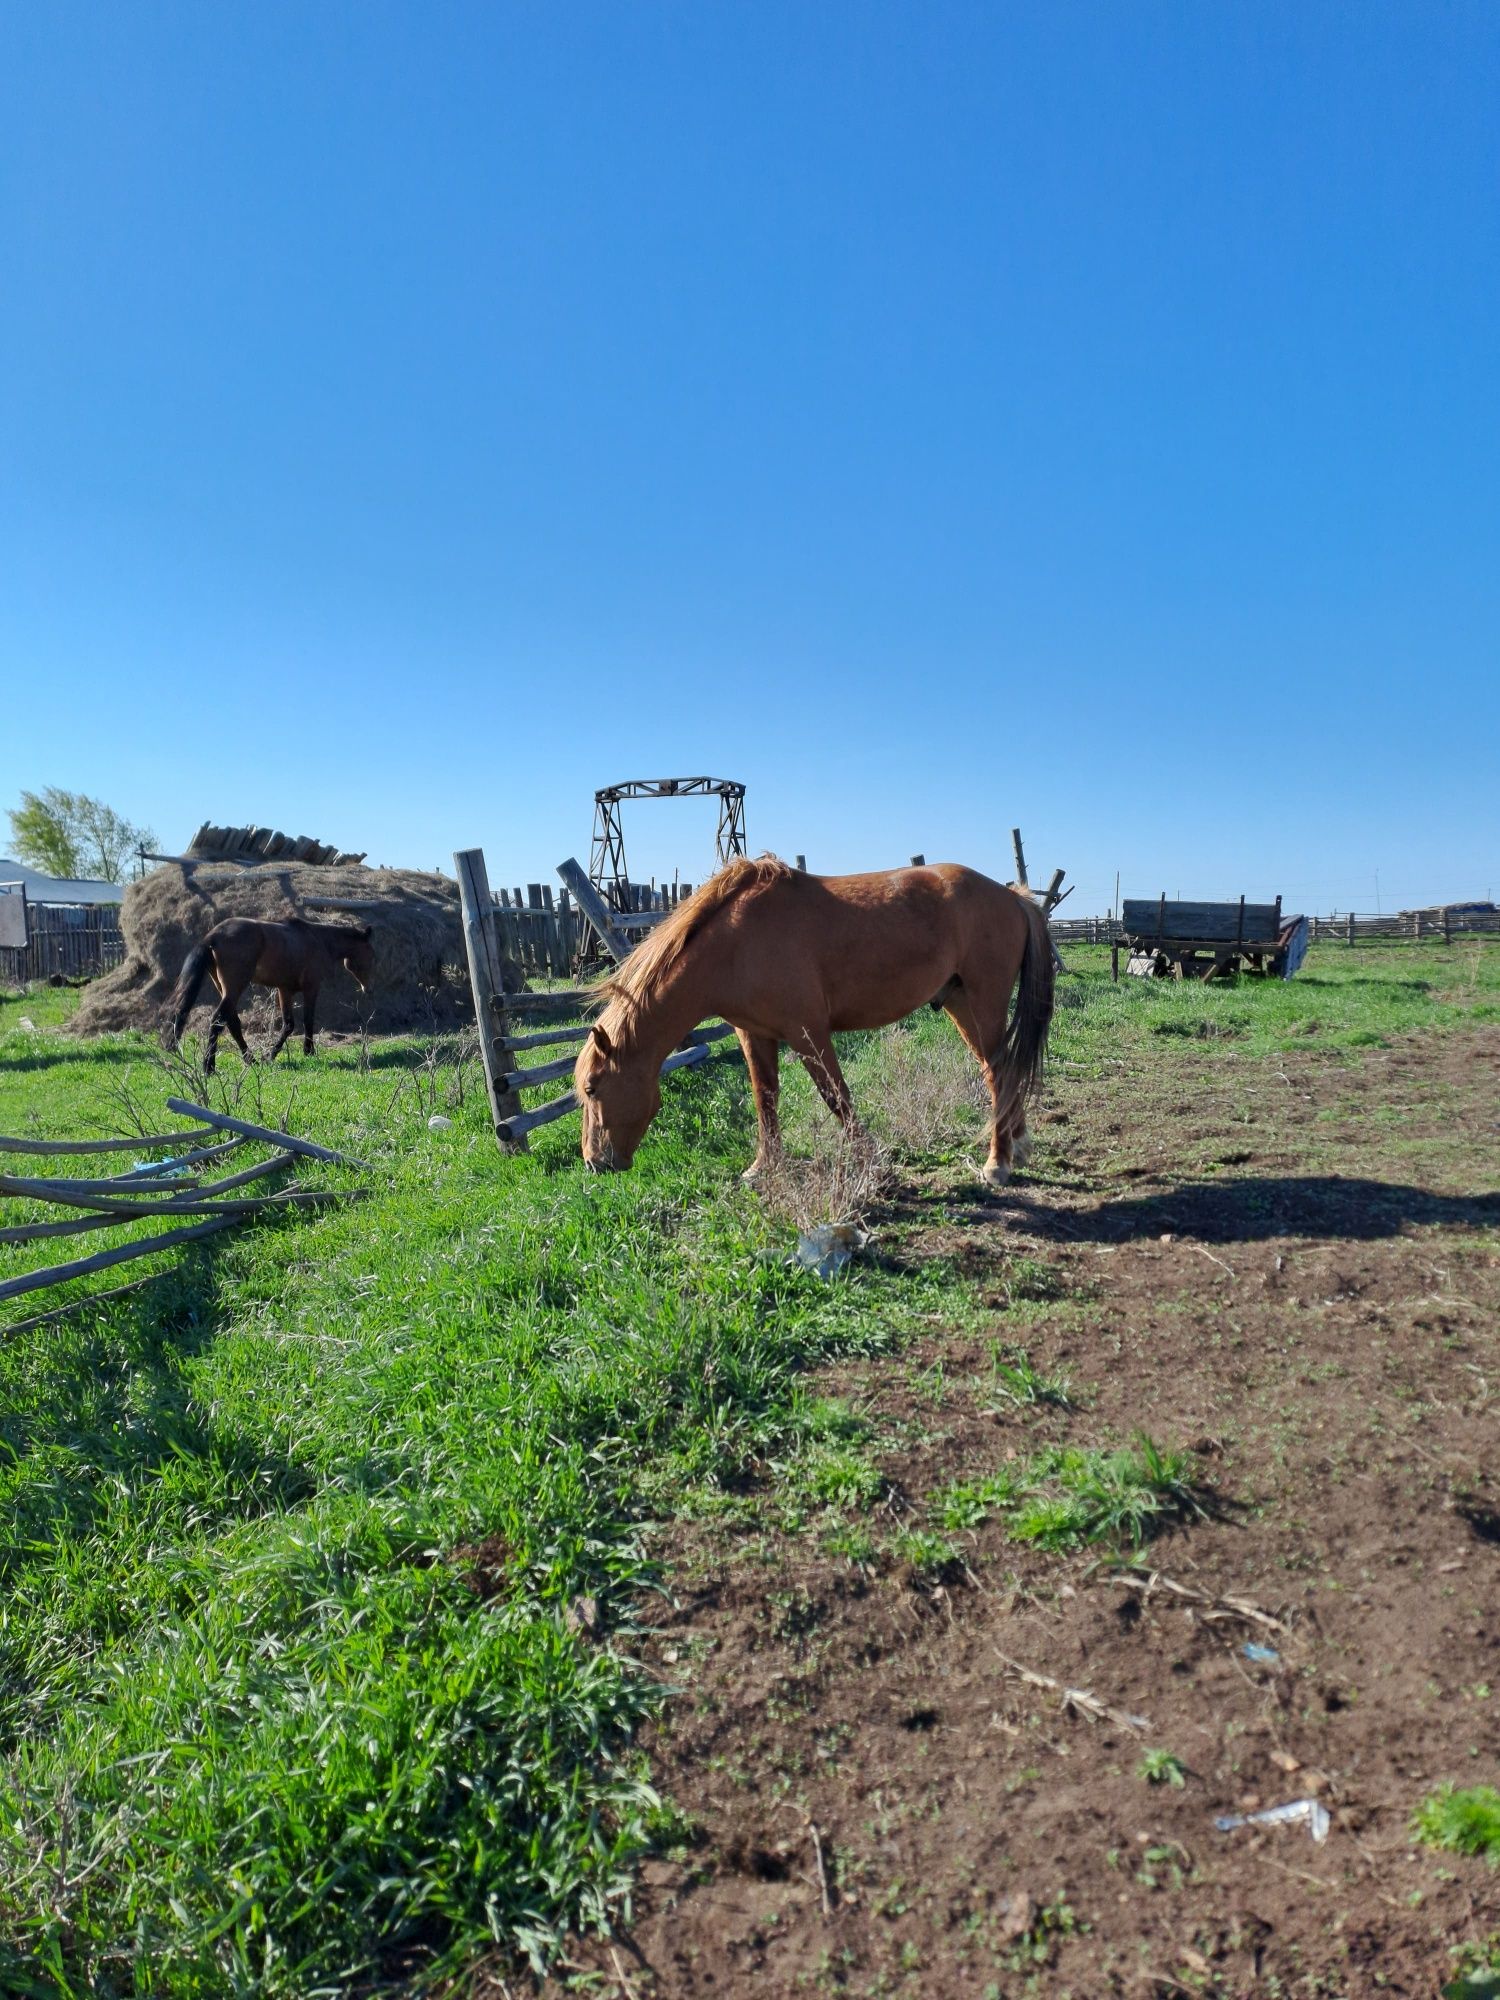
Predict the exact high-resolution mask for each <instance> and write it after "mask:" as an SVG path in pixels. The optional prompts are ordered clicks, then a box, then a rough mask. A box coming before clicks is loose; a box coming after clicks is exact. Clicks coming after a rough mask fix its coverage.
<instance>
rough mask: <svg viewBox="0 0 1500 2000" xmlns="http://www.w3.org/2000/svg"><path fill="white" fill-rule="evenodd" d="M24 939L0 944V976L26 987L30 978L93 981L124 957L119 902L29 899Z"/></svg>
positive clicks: (9, 981)
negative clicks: (14, 942) (17, 943)
mask: <svg viewBox="0 0 1500 2000" xmlns="http://www.w3.org/2000/svg"><path fill="white" fill-rule="evenodd" d="M26 929H27V942H26V943H25V944H24V945H4V946H0V979H4V980H6V981H7V982H8V983H9V984H11V985H12V986H24V985H26V984H27V982H28V981H30V980H34V979H51V978H53V977H57V978H61V979H92V978H94V977H96V976H97V975H98V974H99V973H101V972H110V971H112V970H113V968H114V967H115V966H117V965H119V964H121V963H122V961H123V960H124V957H125V939H124V936H123V934H122V933H121V930H120V911H119V905H118V904H115V903H97V904H96V903H28V904H27V905H26Z"/></svg>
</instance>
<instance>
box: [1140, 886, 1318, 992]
mask: <svg viewBox="0 0 1500 2000" xmlns="http://www.w3.org/2000/svg"><path fill="white" fill-rule="evenodd" d="M1307 930H1308V925H1307V919H1306V917H1303V916H1293V917H1283V916H1282V914H1281V898H1280V897H1279V896H1278V897H1277V898H1276V900H1275V902H1274V903H1247V902H1246V901H1245V898H1244V897H1243V896H1241V897H1240V899H1239V901H1238V902H1237V903H1187V902H1168V901H1167V898H1166V897H1165V896H1159V897H1158V898H1157V899H1156V901H1155V902H1149V901H1145V900H1134V899H1132V898H1130V897H1127V898H1126V899H1125V904H1124V907H1123V910H1122V912H1121V935H1120V936H1119V937H1118V938H1117V939H1115V940H1114V942H1113V943H1112V944H1111V946H1110V970H1111V972H1112V974H1113V976H1114V977H1115V978H1116V979H1118V978H1119V976H1120V953H1121V950H1122V949H1123V950H1124V951H1125V953H1126V954H1127V962H1126V968H1125V969H1126V971H1127V972H1129V973H1132V974H1134V975H1135V976H1136V977H1137V978H1143V979H1152V978H1156V979H1166V978H1170V979H1215V978H1225V977H1227V976H1228V975H1229V974H1230V973H1233V972H1240V971H1244V972H1253V973H1259V974H1261V975H1263V976H1268V977H1271V978H1276V979H1290V978H1291V976H1292V974H1293V973H1294V972H1295V971H1296V970H1297V968H1298V966H1299V965H1301V963H1302V960H1303V956H1304V954H1305V953H1306V950H1307Z"/></svg>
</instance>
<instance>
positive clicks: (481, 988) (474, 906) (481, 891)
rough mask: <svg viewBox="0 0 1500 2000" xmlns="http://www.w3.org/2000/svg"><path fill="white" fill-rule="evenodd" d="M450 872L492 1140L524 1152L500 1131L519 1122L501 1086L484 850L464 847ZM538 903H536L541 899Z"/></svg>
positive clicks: (498, 982)
mask: <svg viewBox="0 0 1500 2000" xmlns="http://www.w3.org/2000/svg"><path fill="white" fill-rule="evenodd" d="M453 869H454V873H455V874H456V875H457V877H458V895H459V901H460V903H461V904H462V907H463V924H464V950H465V951H466V953H467V954H468V959H469V983H470V985H471V986H472V987H473V989H474V1021H475V1025H476V1026H477V1028H478V1030H479V1056H480V1060H481V1062H482V1063H483V1064H484V1083H485V1089H486V1091H487V1093H488V1095H489V1100H490V1116H491V1118H492V1119H493V1120H494V1124H495V1137H496V1140H497V1141H498V1143H499V1144H500V1145H501V1146H502V1147H503V1148H504V1149H505V1150H506V1151H508V1152H525V1151H526V1150H527V1148H526V1139H525V1135H524V1134H522V1135H521V1136H520V1137H519V1138H517V1137H513V1136H512V1135H511V1133H509V1132H507V1131H502V1130H501V1125H502V1123H503V1121H504V1120H506V1119H508V1118H516V1117H519V1115H520V1111H521V1100H520V1098H519V1097H518V1096H517V1095H516V1093H515V1091H514V1090H512V1089H510V1088H509V1086H508V1085H507V1083H506V1080H505V1079H506V1077H507V1075H508V1073H509V1070H510V1062H509V1060H508V1058H507V1056H506V1052H505V1042H506V1026H507V1023H506V1019H505V980H504V976H503V971H502V961H501V956H500V949H499V943H498V940H497V938H496V935H495V931H496V924H495V919H494V914H493V912H494V905H493V903H492V902H491V901H490V878H489V876H488V874H487V873H486V871H485V865H484V851H483V849H482V848H478V847H466V848H465V849H464V850H463V851H462V852H461V853H459V854H455V855H454V857H453ZM537 900H538V901H540V900H541V898H540V894H538V898H537Z"/></svg>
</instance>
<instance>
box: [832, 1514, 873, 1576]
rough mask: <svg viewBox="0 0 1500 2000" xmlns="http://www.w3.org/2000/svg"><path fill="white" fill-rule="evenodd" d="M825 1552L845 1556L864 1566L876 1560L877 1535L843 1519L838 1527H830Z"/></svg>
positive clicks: (848, 1559)
mask: <svg viewBox="0 0 1500 2000" xmlns="http://www.w3.org/2000/svg"><path fill="white" fill-rule="evenodd" d="M823 1553H824V1554H825V1555H830V1556H843V1557H844V1559H845V1561H847V1562H852V1563H858V1564H860V1565H861V1566H862V1567H863V1566H864V1565H866V1564H868V1563H872V1562H874V1560H875V1537H874V1536H873V1535H872V1534H871V1533H870V1531H869V1529H868V1528H862V1527H859V1526H858V1525H856V1524H851V1523H848V1522H844V1521H841V1522H840V1523H839V1525H838V1526H837V1527H836V1528H830V1529H829V1530H828V1532H827V1534H826V1535H824V1537H823Z"/></svg>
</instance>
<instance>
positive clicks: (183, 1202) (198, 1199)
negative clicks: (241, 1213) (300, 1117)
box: [0, 1153, 295, 1220]
mask: <svg viewBox="0 0 1500 2000" xmlns="http://www.w3.org/2000/svg"><path fill="white" fill-rule="evenodd" d="M294 1158H295V1155H294V1154H291V1153H278V1154H277V1155H276V1157H275V1158H274V1159H271V1160H261V1161H259V1162H258V1163H257V1165H255V1166H253V1167H246V1169H245V1170H244V1172H243V1173H238V1174H230V1175H228V1176H227V1177H226V1178H225V1179H224V1180H221V1181H205V1182H202V1183H200V1184H197V1185H195V1186H194V1187H193V1188H192V1189H188V1188H186V1187H184V1186H183V1184H182V1183H181V1182H179V1183H178V1184H177V1192H176V1195H175V1197H170V1196H169V1198H168V1199H167V1200H165V1201H142V1200H141V1199H140V1197H139V1196H137V1195H129V1194H89V1193H81V1192H79V1190H80V1189H82V1188H84V1187H85V1186H86V1185H96V1184H95V1183H84V1182H82V1181H26V1182H24V1183H19V1184H16V1183H13V1184H12V1185H11V1186H10V1187H8V1188H7V1187H5V1186H3V1185H0V1193H22V1192H23V1190H24V1193H23V1199H25V1200H27V1201H46V1202H52V1203H53V1204H54V1205H56V1206H58V1207H61V1208H87V1209H90V1210H94V1211H96V1212H97V1213H99V1214H101V1215H112V1216H117V1217H120V1218H122V1219H125V1220H139V1219H140V1218H141V1217H142V1216H148V1215H172V1214H175V1213H181V1212H184V1211H185V1210H186V1209H188V1208H191V1207H194V1206H195V1205H196V1206H198V1207H202V1206H203V1205H204V1204H205V1203H208V1204H210V1205H211V1204H212V1202H213V1201H214V1200H215V1199H216V1198H217V1197H218V1196H219V1195H222V1194H227V1193H228V1192H229V1190H230V1189H231V1188H237V1187H244V1185H245V1184H246V1182H247V1181H254V1180H259V1179H260V1178H261V1176H262V1175H264V1174H275V1173H280V1172H281V1171H282V1170H283V1169H284V1168H286V1167H289V1166H291V1165H292V1163H293V1161H294ZM113 1185H114V1183H112V1182H109V1181H106V1182H104V1183H103V1186H104V1187H106V1188H108V1187H111V1186H113Z"/></svg>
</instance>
